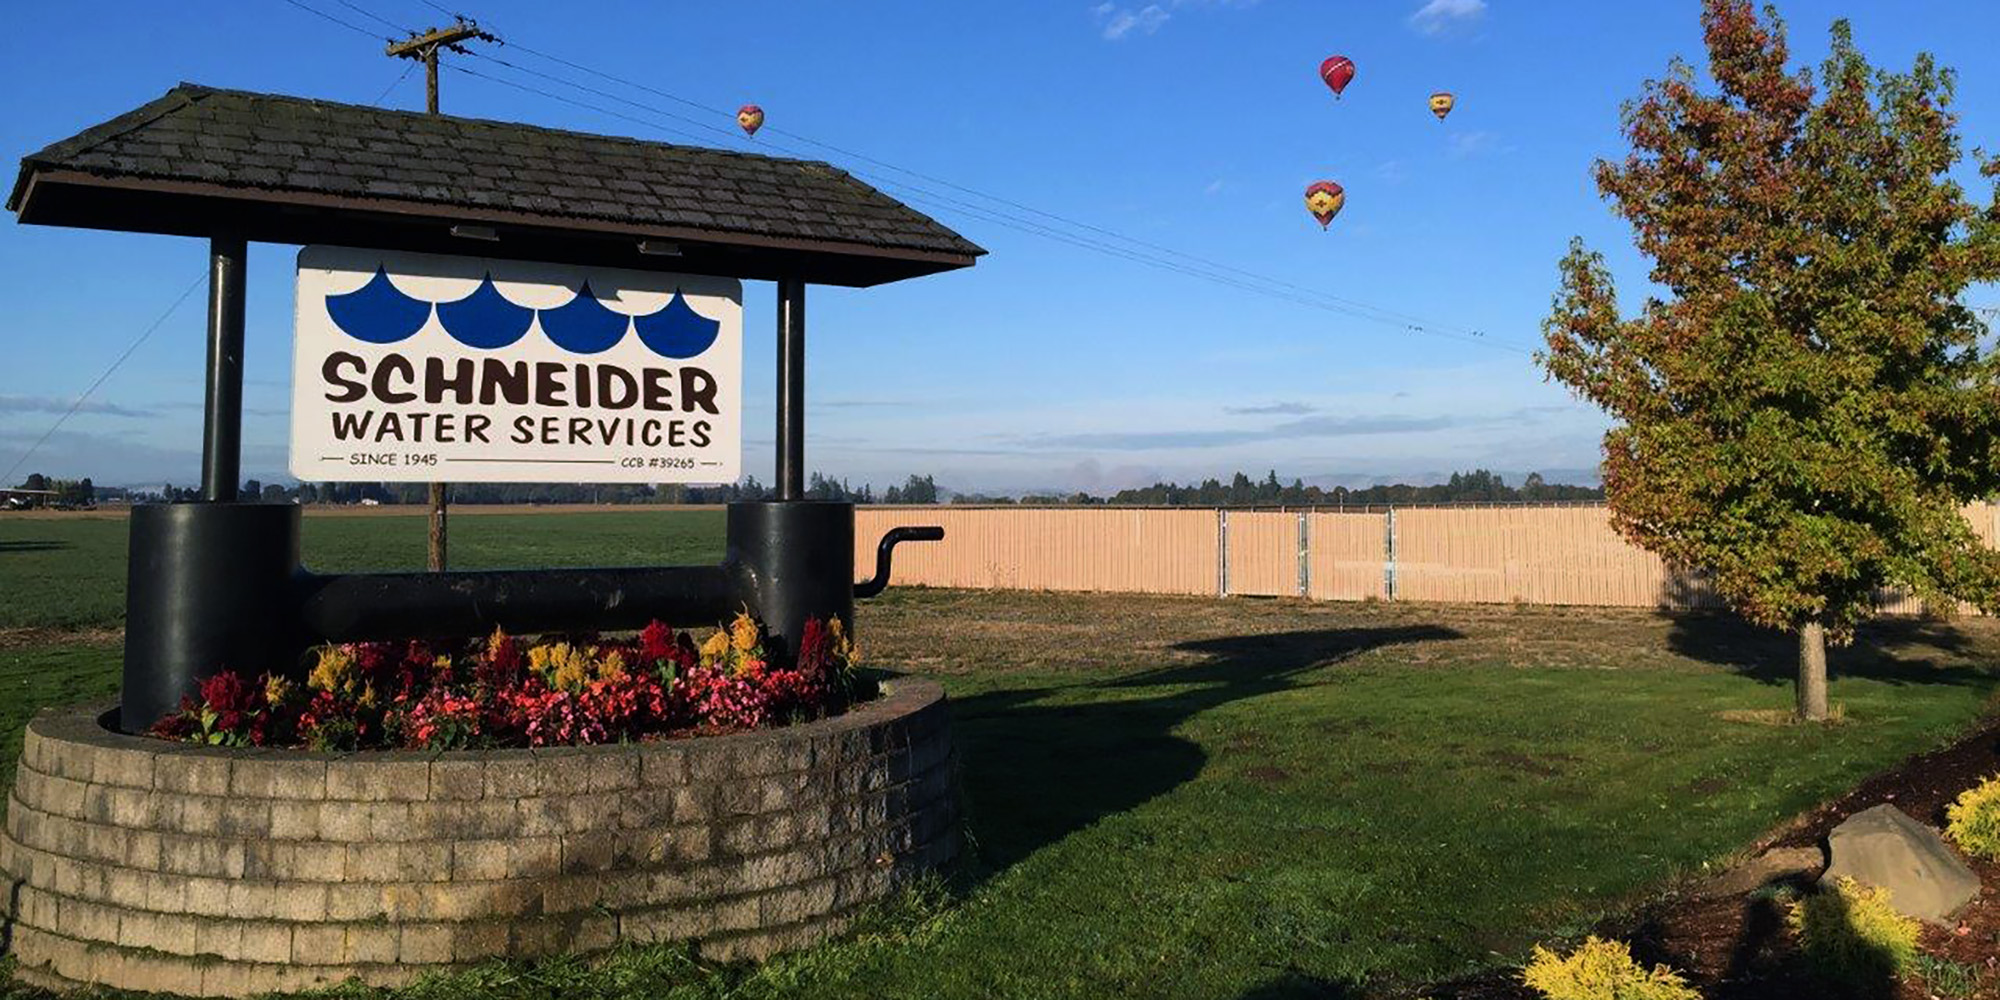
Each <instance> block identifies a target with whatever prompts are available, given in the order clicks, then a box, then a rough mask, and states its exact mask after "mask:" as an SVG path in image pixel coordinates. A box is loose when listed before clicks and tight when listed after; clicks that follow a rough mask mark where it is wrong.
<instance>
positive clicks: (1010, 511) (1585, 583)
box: [854, 504, 2000, 614]
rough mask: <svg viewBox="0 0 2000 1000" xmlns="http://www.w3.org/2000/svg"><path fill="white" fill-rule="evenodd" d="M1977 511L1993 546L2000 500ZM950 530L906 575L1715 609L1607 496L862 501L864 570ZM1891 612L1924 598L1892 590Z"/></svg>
mask: <svg viewBox="0 0 2000 1000" xmlns="http://www.w3.org/2000/svg"><path fill="white" fill-rule="evenodd" d="M1965 516H1966V519H1967V521H1968V522H1970V524H1971V525H1972V527H1973V529H1974V530H1975V531H1977V532H1978V534H1979V535H1980V537H1981V538H1983V539H1984V540H1985V541H1986V543H1987V544H1988V545H1993V544H1995V543H1996V537H2000V530H1996V529H2000V507H1996V506H1994V505H1991V504H1979V505H1974V506H1972V507H1968V508H1967V509H1966V511H1965ZM913 524H940V525H943V526H944V529H945V540H944V541H942V542H932V543H924V544H914V545H905V546H902V547H900V548H898V549H897V551H896V569H895V578H894V579H895V582H896V583H899V584H917V585H923V586H933V587H967V588H974V589H981V588H986V589H1003V590H1058V591H1123V592H1129V593H1147V594H1207V595H1220V596H1228V595H1246V596H1265V597H1305V598H1310V599H1314V600H1334V601H1355V600H1364V599H1367V598H1376V599H1379V600H1404V601H1453V602H1467V603H1501V604H1504V603H1514V602H1519V603H1526V604H1572V605H1577V604H1580V605H1598V606H1607V607H1635V608H1644V607H1672V608H1690V607H1714V606H1716V605H1717V604H1718V603H1719V602H1718V601H1717V600H1716V598H1715V595H1714V594H1713V593H1712V592H1711V591H1710V590H1709V589H1708V587H1707V586H1706V585H1705V584H1704V583H1703V582H1702V580H1701V578H1700V576H1699V574H1694V573H1689V572H1686V571H1683V570H1677V569H1674V568H1672V567H1669V566H1667V565H1666V564H1665V563H1663V562H1662V561H1661V560H1660V559H1659V557H1658V556H1655V555H1653V554H1652V553H1650V552H1647V551H1645V550H1644V549H1640V548H1638V547H1636V546H1633V545H1631V544H1630V543H1628V542H1626V541H1625V540H1624V539H1623V538H1620V537H1619V536H1618V534H1617V533H1616V532H1614V531H1613V530H1611V525H1610V519H1609V514H1608V512H1607V511H1606V510H1605V509H1604V508H1603V507H1601V506H1563V507H1406V508H1403V507H1399V508H1390V509H1387V510H1370V511H1366V512H1346V511H1329V510H1325V509H1313V510H1309V511H1282V512H1279V511H1250V510H1207V509H1196V510H1188V509H1157V508H1144V509H1139V508H1095V509H1093V508H1036V507H862V508H859V509H858V510H857V511H856V523H855V550H854V555H855V570H856V576H857V577H865V576H867V575H869V574H870V573H872V572H873V570H874V565H875V543H876V541H877V540H878V539H880V538H881V536H882V533H883V532H885V531H887V530H889V529H890V528H893V527H897V526H900V525H913ZM1882 604H1883V610H1884V611H1885V612H1888V613H1892V614H1907V613H1915V612H1917V611H1920V610H1922V609H1921V607H1920V606H1919V605H1918V603H1917V602H1916V601H1914V600H1911V599H1909V598H1907V597H1905V596H1903V595H1899V594H1890V593H1885V594H1883V595H1882Z"/></svg>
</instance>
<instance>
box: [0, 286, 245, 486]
mask: <svg viewBox="0 0 2000 1000" xmlns="http://www.w3.org/2000/svg"><path fill="white" fill-rule="evenodd" d="M207 277H208V275H207V274H206V273H204V274H200V275H197V276H196V277H195V279H194V281H192V282H190V283H189V284H188V286H187V288H185V289H183V290H182V291H181V294H180V295H179V296H178V297H176V298H175V299H174V301H173V304H172V305H169V306H168V307H167V308H166V311H164V312H162V313H160V315H159V317H158V318H156V319H154V320H153V322H152V323H151V324H150V325H148V326H147V327H146V329H145V330H143V331H141V332H140V333H139V336H137V337H135V338H133V340H132V342H131V343H130V344H128V345H126V347H125V350H124V352H123V353H121V354H119V355H118V358H117V360H115V361H113V362H111V367H109V368H106V369H104V373H103V374H101V375H99V376H97V379H96V381H93V382H91V383H90V385H89V386H88V387H86V388H85V389H84V390H83V394H82V395H80V396H78V397H76V402H74V403H71V404H69V409H67V410H64V411H63V415H62V416H60V417H57V418H56V422H55V423H53V424H50V425H49V429H48V430H46V431H43V432H42V436H41V437H39V438H36V439H35V443H34V444H31V445H29V446H28V450H27V451H24V452H22V453H21V457H20V458H17V459H15V460H14V464H13V465H10V466H8V467H7V471H6V473H5V474H4V475H0V483H11V482H13V481H14V473H15V472H18V471H20V468H21V466H23V465H26V464H27V463H28V459H30V458H33V457H34V456H35V452H38V451H40V450H42V446H43V445H45V444H48V443H49V439H50V438H52V437H54V436H55V434H56V431H59V430H61V429H62V425H63V424H65V423H68V422H69V418H71V417H73V416H76V411H78V410H80V409H82V408H83V404H84V401H85V400H87V399H89V398H90V394H91V393H93V392H96V391H97V387H98V386H101V385H103V384H104V380H106V379H108V378H110V377H111V374H112V373H113V372H116V371H117V370H118V367H119V366H120V365H123V364H124V363H125V359H127V358H129V357H131V356H132V352H134V351H137V350H138V349H139V345H141V344H143V343H145V342H146V338H148V337H151V336H152V335H153V331H154V330H158V329H159V328H160V326H161V324H163V323H165V322H166V321H167V317H169V316H172V315H173V314H174V311H175V310H177V309H179V308H180V307H181V303H183V302H186V301H187V299H188V296H190V295H193V294H194V290H195V289H197V288H200V287H201V283H202V281H203V280H205V279H206V278H207Z"/></svg>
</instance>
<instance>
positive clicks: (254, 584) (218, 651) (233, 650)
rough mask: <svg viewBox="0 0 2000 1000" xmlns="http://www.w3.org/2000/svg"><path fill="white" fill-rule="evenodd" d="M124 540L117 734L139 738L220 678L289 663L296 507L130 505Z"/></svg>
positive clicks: (292, 655)
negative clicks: (128, 536) (127, 551)
mask: <svg viewBox="0 0 2000 1000" xmlns="http://www.w3.org/2000/svg"><path fill="white" fill-rule="evenodd" d="M131 533H132V542H131V556H130V561H129V565H128V567H127V569H126V584H125V684H124V690H123V692H122V694H121V695H120V697H119V708H120V722H121V725H122V726H123V727H124V728H125V730H126V731H127V732H143V731H144V730H145V729H146V728H147V727H148V726H151V725H152V724H153V723H155V722H157V721H159V719H160V717H161V716H163V715H165V714H167V713H168V712H171V711H173V710H174V709H175V708H176V707H177V706H179V705H180V701H181V696H183V695H191V694H194V693H195V690H196V689H197V688H198V687H199V686H200V685H201V682H202V681H203V680H206V679H207V678H209V677H212V676H214V675H215V674H217V673H220V672H222V671H224V670H232V669H233V670H237V671H241V672H243V673H247V674H250V675H252V676H254V675H256V674H258V673H262V672H264V671H266V670H270V671H275V672H279V673H283V672H284V671H286V670H287V669H289V668H290V667H291V665H292V664H293V663H294V662H295V661H296V660H297V658H298V653H299V649H300V646H299V643H298V640H297V631H298V630H297V626H296V622H297V620H298V619H297V611H298V609H297V606H296V605H295V604H294V603H293V590H292V587H291V583H292V580H293V578H294V577H295V576H296V574H297V573H298V572H299V508H298V506H297V505H296V504H289V503H283V504H280V503H176V504H164V503H153V504H138V505H136V506H134V507H133V508H132V516H131Z"/></svg>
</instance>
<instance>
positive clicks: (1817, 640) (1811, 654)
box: [1798, 622, 1826, 722]
mask: <svg viewBox="0 0 2000 1000" xmlns="http://www.w3.org/2000/svg"><path fill="white" fill-rule="evenodd" d="M1798 694H1799V719H1800V721H1802V722H1825V721H1826V626H1824V625H1821V624H1820V623H1818V622H1811V623H1808V624H1806V625H1804V626H1802V627H1800V629H1799V686H1798Z"/></svg>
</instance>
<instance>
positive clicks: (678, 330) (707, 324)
mask: <svg viewBox="0 0 2000 1000" xmlns="http://www.w3.org/2000/svg"><path fill="white" fill-rule="evenodd" d="M632 329H634V330H636V331H638V333H639V340H640V342H641V343H644V344H645V345H646V346H647V347H648V348H650V349H651V350H652V352H653V353H654V354H657V355H659V356H661V357H663V358H692V357H694V356H695V355H697V354H700V353H701V352H703V351H706V350H708V348H709V346H710V345H712V344H714V343H715V338H716V336H717V335H718V334H720V333H721V332H722V321H721V320H719V319H709V318H708V317H706V316H703V315H702V314H700V313H698V312H695V311H694V307H693V306H690V305H688V301H687V297H686V296H683V295H682V294H681V293H680V289H678V288H677V289H674V295H673V298H670V299H668V300H667V304H666V305H664V306H661V307H660V309H659V311H658V312H652V313H647V314H646V315H644V316H634V317H632Z"/></svg>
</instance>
